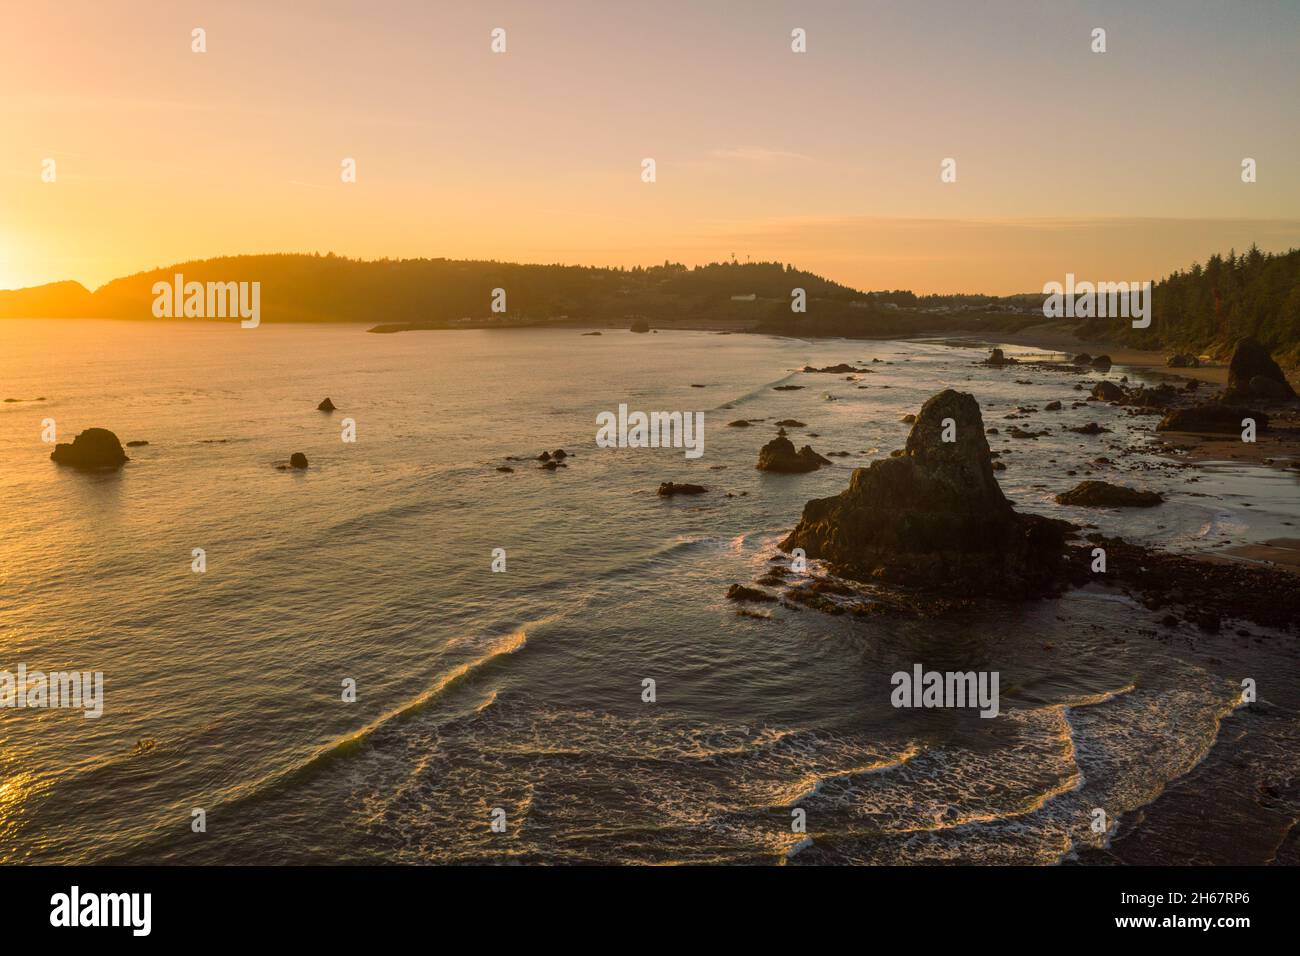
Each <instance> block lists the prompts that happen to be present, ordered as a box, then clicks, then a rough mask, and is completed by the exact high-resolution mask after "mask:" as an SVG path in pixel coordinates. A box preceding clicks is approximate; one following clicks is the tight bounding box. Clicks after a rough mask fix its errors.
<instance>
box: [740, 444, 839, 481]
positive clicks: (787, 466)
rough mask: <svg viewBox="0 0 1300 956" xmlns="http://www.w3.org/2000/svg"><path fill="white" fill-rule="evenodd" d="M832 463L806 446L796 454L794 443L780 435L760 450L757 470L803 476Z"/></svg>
mask: <svg viewBox="0 0 1300 956" xmlns="http://www.w3.org/2000/svg"><path fill="white" fill-rule="evenodd" d="M830 463H831V462H830V459H829V458H823V457H822V456H821V455H819V454H817V452H815V451H813V450H812V447H811V446H809V445H804V446H803V447H802V448H800V449H799V450H798V451H797V452H796V451H795V450H794V442H792V441H790V439H788V438H786V437H785V436H784V435H778V436H777V437H776V438H773V439H772V440H771V441H770V442H768V443H767V444H766V445H764V446H763V447H762V448H760V449H759V450H758V465H757V468H758V470H759V471H777V472H783V473H785V474H801V473H803V472H807V471H816V470H817V469H818V468H820V467H821V466H822V465H829V464H830Z"/></svg>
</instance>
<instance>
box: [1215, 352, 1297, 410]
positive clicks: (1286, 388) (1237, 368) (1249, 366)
mask: <svg viewBox="0 0 1300 956" xmlns="http://www.w3.org/2000/svg"><path fill="white" fill-rule="evenodd" d="M1257 379H1258V381H1256V380H1257ZM1295 397H1296V394H1295V389H1294V388H1292V387H1291V383H1290V382H1288V381H1287V380H1286V376H1285V375H1283V374H1282V370H1281V369H1280V368H1278V365H1277V363H1276V362H1274V361H1273V356H1271V355H1269V354H1268V349H1266V348H1264V346H1262V345H1260V344H1259V342H1258V341H1256V340H1255V339H1253V338H1250V337H1249V336H1247V337H1246V338H1244V339H1242V340H1241V341H1240V342H1238V343H1237V348H1236V350H1235V351H1234V352H1233V353H1232V362H1231V363H1230V364H1229V365H1228V391H1227V392H1226V393H1225V394H1224V396H1223V398H1224V401H1229V402H1241V401H1249V400H1250V399H1263V400H1264V401H1272V402H1289V401H1290V400H1291V399H1293V398H1295Z"/></svg>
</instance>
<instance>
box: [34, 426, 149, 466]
mask: <svg viewBox="0 0 1300 956" xmlns="http://www.w3.org/2000/svg"><path fill="white" fill-rule="evenodd" d="M50 460H51V461H53V462H56V463H58V464H60V465H70V466H71V467H73V468H83V469H97V468H120V467H121V466H122V465H124V464H126V463H127V462H128V461H130V460H131V459H130V458H128V457H126V452H125V451H123V450H122V443H121V442H120V441H118V438H117V436H116V435H114V434H113V433H112V432H111V431H109V430H108V429H107V428H87V429H86V430H85V431H84V432H82V433H81V434H80V435H78V436H77V437H76V438H74V439H72V444H68V443H66V442H61V443H59V444H57V445H55V446H54V451H52V452H50Z"/></svg>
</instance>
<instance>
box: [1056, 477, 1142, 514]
mask: <svg viewBox="0 0 1300 956" xmlns="http://www.w3.org/2000/svg"><path fill="white" fill-rule="evenodd" d="M1164 500H1165V499H1164V496H1163V495H1161V494H1160V493H1159V492H1155V491H1138V490H1137V489H1136V488H1126V487H1125V486H1123V485H1112V484H1111V483H1110V482H1108V481H1085V482H1082V483H1080V484H1079V485H1077V486H1075V487H1074V488H1071V489H1070V490H1069V491H1067V492H1065V493H1063V494H1059V495H1057V496H1056V503H1057V504H1061V505H1079V506H1081V507H1085V508H1150V507H1153V506H1155V505H1158V504H1160V503H1161V502H1162V501H1164Z"/></svg>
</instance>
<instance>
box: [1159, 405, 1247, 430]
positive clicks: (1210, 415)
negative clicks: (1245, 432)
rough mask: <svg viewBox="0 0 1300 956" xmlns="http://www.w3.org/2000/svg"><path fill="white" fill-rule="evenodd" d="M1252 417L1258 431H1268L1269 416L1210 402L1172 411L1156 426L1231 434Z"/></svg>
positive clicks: (1160, 428)
mask: <svg viewBox="0 0 1300 956" xmlns="http://www.w3.org/2000/svg"><path fill="white" fill-rule="evenodd" d="M1247 418H1251V419H1254V421H1255V430H1256V432H1265V431H1268V416H1267V415H1265V414H1264V413H1263V412H1257V411H1254V410H1253V409H1249V408H1241V407H1239V406H1236V405H1222V404H1220V403H1218V402H1210V403H1209V404H1207V405H1192V406H1190V407H1188V408H1180V409H1177V410H1176V411H1172V412H1170V413H1169V414H1168V415H1166V416H1165V417H1164V418H1162V419H1160V424H1159V425H1157V426H1156V431H1158V432H1201V433H1209V434H1223V435H1226V434H1229V433H1231V432H1239V431H1241V429H1242V424H1241V423H1242V421H1243V420H1244V419H1247Z"/></svg>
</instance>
